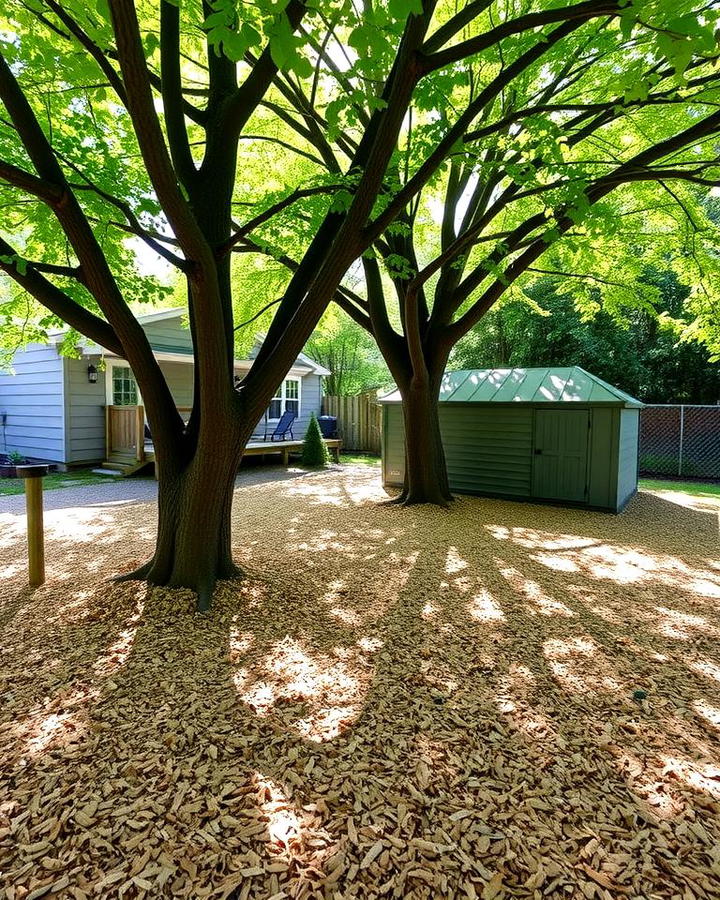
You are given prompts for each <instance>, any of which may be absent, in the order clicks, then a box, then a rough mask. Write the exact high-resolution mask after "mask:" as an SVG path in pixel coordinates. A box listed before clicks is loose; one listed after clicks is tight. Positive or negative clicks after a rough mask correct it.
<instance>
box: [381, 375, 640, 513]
mask: <svg viewBox="0 0 720 900" xmlns="http://www.w3.org/2000/svg"><path fill="white" fill-rule="evenodd" d="M380 402H381V403H382V404H383V438H382V471H383V482H384V484H386V485H389V486H390V485H398V486H400V485H402V483H403V477H404V470H405V454H404V425H403V416H402V405H401V399H400V393H399V392H398V391H395V392H393V393H391V394H388V395H387V396H385V397H383V398H381V400H380ZM439 403H440V409H439V412H440V430H441V433H442V439H443V445H444V448H445V456H446V459H447V466H448V475H449V479H450V487H451V489H452V490H453V491H457V492H458V493H463V494H488V495H493V496H502V497H511V498H517V499H533V500H549V501H553V500H554V501H557V502H560V503H567V504H573V505H578V506H587V507H589V508H592V509H602V510H607V511H610V512H620V511H621V510H622V509H623V507H624V506H625V505H626V504H627V502H628V501H629V500H630V498H631V497H632V496H633V494H635V492H636V490H637V473H638V433H639V413H640V409H641V408H642V403H641V402H640V401H639V400H636V399H635V398H633V397H631V396H630V395H629V394H626V393H625V392H624V391H621V390H619V389H618V388H616V387H613V386H612V385H610V384H607V383H606V382H604V381H602V379H600V378H598V377H597V376H595V375H592V374H591V373H590V372H586V371H585V370H584V369H581V368H580V367H579V366H572V367H567V368H537V369H535V368H533V369H473V370H463V371H458V372H446V373H445V376H444V378H443V382H442V386H441V388H440V397H439Z"/></svg>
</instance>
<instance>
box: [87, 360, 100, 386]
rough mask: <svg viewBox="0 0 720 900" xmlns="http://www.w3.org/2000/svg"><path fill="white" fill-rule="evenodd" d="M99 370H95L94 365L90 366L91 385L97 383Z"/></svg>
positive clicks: (89, 379) (89, 378) (89, 377)
mask: <svg viewBox="0 0 720 900" xmlns="http://www.w3.org/2000/svg"><path fill="white" fill-rule="evenodd" d="M97 376H98V370H97V369H96V368H95V366H94V365H92V363H91V364H90V365H89V366H88V381H89V382H90V384H96V383H97Z"/></svg>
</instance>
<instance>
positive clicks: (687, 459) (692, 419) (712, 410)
mask: <svg viewBox="0 0 720 900" xmlns="http://www.w3.org/2000/svg"><path fill="white" fill-rule="evenodd" d="M640 474H641V475H673V476H675V477H678V476H680V477H682V476H684V477H686V478H720V406H646V407H645V408H644V409H642V410H641V411H640Z"/></svg>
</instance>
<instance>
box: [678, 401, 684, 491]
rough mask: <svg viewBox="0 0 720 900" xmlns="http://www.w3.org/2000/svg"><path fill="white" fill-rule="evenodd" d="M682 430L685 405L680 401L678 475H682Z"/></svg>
mask: <svg viewBox="0 0 720 900" xmlns="http://www.w3.org/2000/svg"><path fill="white" fill-rule="evenodd" d="M684 431H685V407H684V406H683V404H682V403H681V404H680V448H679V450H678V476H680V475H682V464H683V438H684Z"/></svg>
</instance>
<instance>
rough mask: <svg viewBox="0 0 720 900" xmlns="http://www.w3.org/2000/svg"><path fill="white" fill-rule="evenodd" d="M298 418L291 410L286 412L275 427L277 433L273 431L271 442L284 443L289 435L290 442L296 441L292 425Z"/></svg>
mask: <svg viewBox="0 0 720 900" xmlns="http://www.w3.org/2000/svg"><path fill="white" fill-rule="evenodd" d="M296 418H297V416H296V415H295V413H294V412H290V410H287V411H286V412H284V413H283V414H282V415H281V416H280V421H279V422H278V423H277V425H276V426H275V431H273V433H272V434H271V435H270V440H271V441H274V440H278V441H284V440H285V439H286V437H285V436H286V435H287V434H289V435H290V440H291V441H294V440H295V435H294V434H293V430H292V424H293V422H294V421H295V419H296Z"/></svg>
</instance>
